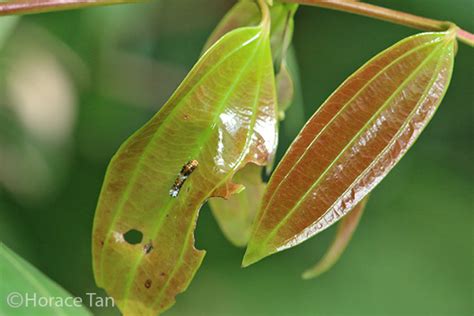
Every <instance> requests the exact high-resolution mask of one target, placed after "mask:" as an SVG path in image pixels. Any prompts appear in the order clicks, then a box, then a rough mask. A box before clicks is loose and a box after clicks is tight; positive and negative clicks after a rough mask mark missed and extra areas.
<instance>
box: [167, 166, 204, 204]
mask: <svg viewBox="0 0 474 316" xmlns="http://www.w3.org/2000/svg"><path fill="white" fill-rule="evenodd" d="M198 165H199V162H198V161H197V160H190V161H188V162H187V163H186V164H185V165H184V166H183V168H182V169H181V172H180V173H179V174H178V176H177V177H176V180H174V184H173V185H172V186H171V189H170V196H171V197H177V196H178V194H179V190H181V187H182V186H183V184H184V182H185V181H186V179H187V178H188V177H189V176H190V175H191V173H193V171H194V170H195V169H196V168H197V166H198Z"/></svg>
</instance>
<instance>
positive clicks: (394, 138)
mask: <svg viewBox="0 0 474 316" xmlns="http://www.w3.org/2000/svg"><path fill="white" fill-rule="evenodd" d="M443 48H444V47H443ZM442 61H443V58H440V60H439V61H438V63H437V65H436V67H435V71H434V72H433V76H432V77H431V80H430V83H429V84H428V85H427V87H426V89H425V90H424V92H423V94H422V95H426V94H427V91H428V90H429V89H431V88H432V87H433V82H434V81H435V80H436V77H437V75H438V72H439V69H440V65H442ZM451 73H452V72H451ZM448 82H449V79H448ZM421 100H423V98H420V100H418V102H417V104H416V105H415V106H414V107H413V110H412V111H411V112H410V114H409V115H408V117H407V120H406V121H405V123H404V124H403V125H402V126H401V127H400V129H399V130H398V131H397V133H396V134H395V135H394V136H393V137H392V139H391V140H390V142H388V144H387V145H386V146H385V147H384V149H382V151H381V152H380V153H379V154H378V155H377V156H376V158H375V159H374V161H372V162H371V163H370V164H369V166H368V167H367V168H365V169H364V171H363V172H362V173H361V174H360V175H359V176H358V177H357V178H356V179H355V180H354V181H353V182H352V183H351V185H350V186H349V187H348V188H347V189H346V190H345V191H344V192H343V193H342V194H341V196H344V195H346V194H347V192H349V190H351V189H352V188H353V187H354V185H355V184H356V183H358V182H359V181H360V180H361V179H362V178H364V177H365V176H366V175H367V173H368V172H369V171H370V170H371V168H372V167H373V166H374V165H375V164H377V163H378V162H379V159H380V157H382V156H383V155H384V154H386V153H387V150H389V149H390V148H391V147H392V146H393V144H394V143H395V142H396V141H397V140H398V138H399V136H400V134H401V133H402V132H404V131H405V130H406V127H407V125H408V124H410V122H411V121H412V119H413V117H414V116H415V114H416V111H417V110H418V109H419V105H420V102H421ZM413 143H414V142H413ZM413 143H412V144H411V145H413ZM408 149H409V148H407V149H406V150H405V153H406V151H408ZM340 200H341V199H340V198H338V199H336V201H335V202H334V203H333V204H332V205H331V207H329V208H328V210H327V211H326V212H325V213H324V214H322V215H321V216H320V217H319V218H318V220H316V221H315V222H314V223H313V224H312V225H311V226H310V227H312V226H314V224H315V223H317V222H318V221H319V219H320V218H322V217H324V216H325V215H326V214H327V213H328V212H329V211H330V210H332V209H333V208H334V207H335V205H336V204H337V203H338V202H339V201H340ZM356 203H357V202H356ZM356 203H354V204H356ZM328 227H329V226H328ZM326 228H327V227H325V228H324V229H326ZM305 230H306V229H305ZM320 231H321V230H319V231H318V232H320ZM315 233H317V232H315ZM313 235H314V234H313ZM296 238H297V237H296ZM290 240H291V239H290ZM286 244H287V243H286ZM284 248H287V247H284Z"/></svg>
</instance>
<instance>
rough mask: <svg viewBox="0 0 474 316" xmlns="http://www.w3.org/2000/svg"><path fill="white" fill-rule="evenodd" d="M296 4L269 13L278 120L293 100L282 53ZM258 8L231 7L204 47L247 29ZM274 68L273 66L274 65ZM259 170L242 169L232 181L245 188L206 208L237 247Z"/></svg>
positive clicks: (258, 190)
mask: <svg viewBox="0 0 474 316" xmlns="http://www.w3.org/2000/svg"><path fill="white" fill-rule="evenodd" d="M296 8H297V5H294V4H281V3H280V4H275V5H274V6H273V7H272V8H271V10H270V13H271V20H272V27H271V30H270V42H271V44H272V56H275V54H277V55H279V56H280V57H283V56H285V57H284V60H283V61H282V60H280V59H279V60H278V61H275V58H274V67H275V69H280V64H282V65H283V66H282V67H281V71H280V72H279V73H278V75H277V77H276V90H277V100H278V115H279V118H280V120H281V119H283V118H284V111H285V110H286V109H287V108H288V107H289V106H290V104H291V103H292V99H293V92H294V87H293V80H292V78H291V75H290V72H289V71H288V69H287V66H286V50H287V49H288V45H289V41H290V40H291V36H292V33H293V16H294V13H295V11H296ZM258 17H259V9H258V7H257V5H256V3H255V2H254V1H245V0H242V1H240V2H237V4H236V5H235V6H234V7H232V9H231V10H230V11H229V12H228V13H227V14H226V16H224V18H223V19H222V20H221V22H220V23H219V24H218V25H217V27H216V29H215V30H214V32H213V33H212V34H211V36H210V37H209V39H208V41H207V43H206V45H205V47H208V46H209V45H211V44H212V43H214V42H215V41H216V40H217V39H219V38H220V37H221V36H223V35H224V34H226V33H227V32H229V31H230V30H233V29H235V28H236V27H242V26H250V25H253V24H255V23H256V22H257V21H258ZM276 63H277V64H278V66H277V64H276ZM272 167H273V161H269V163H268V165H267V171H269V170H271V168H272ZM262 169H263V168H262V167H257V166H254V165H249V166H247V167H244V168H243V169H242V170H241V171H240V172H239V173H238V174H237V175H236V177H235V178H234V179H235V181H236V182H237V183H239V184H242V185H243V186H244V187H245V188H246V189H245V190H243V191H242V192H239V193H236V194H235V195H233V196H231V197H230V198H229V199H228V200H222V199H218V198H216V199H211V200H210V201H209V206H210V208H211V210H212V212H213V214H214V216H215V218H216V220H217V222H218V224H219V226H220V228H221V229H222V231H223V233H224V235H225V236H226V237H227V238H228V239H229V241H230V242H231V243H233V244H234V245H236V246H238V247H243V246H245V245H246V244H247V242H248V239H249V237H250V229H251V226H252V222H253V219H254V218H255V215H256V212H257V209H258V206H259V204H260V201H261V199H262V196H263V191H264V189H265V185H266V184H265V183H264V182H263V181H262V179H261V174H262Z"/></svg>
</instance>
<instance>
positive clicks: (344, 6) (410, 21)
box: [283, 0, 474, 46]
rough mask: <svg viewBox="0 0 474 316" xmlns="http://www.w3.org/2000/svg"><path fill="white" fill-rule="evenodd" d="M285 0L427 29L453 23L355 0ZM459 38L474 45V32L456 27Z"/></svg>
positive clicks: (438, 29)
mask: <svg viewBox="0 0 474 316" xmlns="http://www.w3.org/2000/svg"><path fill="white" fill-rule="evenodd" d="M283 1H284V2H291V3H299V4H303V5H312V6H316V7H321V8H327V9H333V10H338V11H344V12H349V13H354V14H358V15H363V16H368V17H371V18H375V19H379V20H383V21H388V22H392V23H396V24H401V25H405V26H409V27H413V28H416V29H420V30H426V31H445V30H447V29H449V28H450V27H451V26H452V25H453V23H451V22H448V21H438V20H433V19H428V18H424V17H420V16H416V15H413V14H409V13H405V12H400V11H396V10H392V9H387V8H383V7H379V6H376V5H373V4H368V3H363V2H358V1H354V0H283ZM456 28H457V29H456V36H457V38H458V39H459V40H460V41H462V42H464V43H466V44H468V45H470V46H474V34H471V33H469V32H467V31H465V30H462V29H460V28H459V27H456Z"/></svg>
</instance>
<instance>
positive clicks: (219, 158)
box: [93, 18, 277, 315]
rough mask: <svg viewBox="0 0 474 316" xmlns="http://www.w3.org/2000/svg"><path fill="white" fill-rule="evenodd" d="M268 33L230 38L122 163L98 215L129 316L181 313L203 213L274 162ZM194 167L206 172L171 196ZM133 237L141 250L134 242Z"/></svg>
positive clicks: (102, 255)
mask: <svg viewBox="0 0 474 316" xmlns="http://www.w3.org/2000/svg"><path fill="white" fill-rule="evenodd" d="M268 29H269V20H268V18H267V19H264V22H262V24H261V25H259V26H256V27H246V28H239V29H236V30H234V31H232V32H230V33H228V34H226V35H225V36H224V37H222V38H221V39H220V40H219V41H218V42H217V43H216V44H215V45H213V46H212V47H211V48H210V49H209V50H208V51H207V52H206V53H205V54H204V55H203V56H202V57H201V59H200V60H199V61H198V63H197V64H196V65H195V67H194V68H193V69H192V70H191V72H190V73H189V75H188V76H187V77H186V78H185V80H184V81H183V83H182V84H181V85H180V86H179V88H178V89H177V91H176V92H175V93H174V94H173V96H172V97H171V98H170V100H169V101H168V102H167V103H166V104H165V105H164V107H163V108H162V109H161V110H160V111H159V112H158V113H157V115H156V116H155V117H153V118H152V119H151V120H150V121H149V122H148V123H147V124H146V125H145V126H143V127H142V128H141V129H140V130H139V131H137V132H136V133H135V134H134V135H133V136H132V137H131V138H129V139H128V140H127V141H126V142H125V143H124V144H123V145H122V146H121V147H120V149H119V151H118V152H117V154H116V155H115V156H114V158H113V159H112V161H111V163H110V165H109V167H108V170H107V174H106V177H105V180H104V185H103V188H102V192H101V195H100V198H99V203H98V207H97V211H96V215H95V222H94V235H93V260H94V273H95V278H96V281H97V283H98V285H99V286H101V287H103V288H105V289H106V290H107V292H108V293H109V295H111V296H113V297H114V298H115V301H116V303H117V305H118V306H119V308H120V309H121V311H122V312H123V313H124V314H133V315H156V314H158V313H160V312H162V311H163V310H165V309H167V308H169V307H170V306H171V305H172V304H173V303H174V298H175V296H176V294H178V293H180V292H182V291H184V290H185V289H186V288H187V286H188V284H189V282H190V281H191V279H192V278H193V276H194V274H195V272H196V270H197V269H198V267H199V266H200V264H201V261H202V259H203V257H204V251H201V250H196V249H195V248H194V235H193V232H194V228H195V225H196V219H197V216H198V212H199V209H200V207H201V205H202V204H203V203H204V202H205V201H206V200H207V199H208V198H209V197H210V196H226V197H228V196H229V195H230V194H232V193H233V192H235V191H236V190H238V189H239V186H237V185H235V184H233V183H231V182H230V181H231V179H232V176H233V175H234V174H235V172H236V171H237V170H238V169H240V168H241V167H242V166H244V165H245V164H246V163H248V162H251V163H254V164H257V165H265V164H266V163H267V162H268V161H269V160H270V159H272V153H273V152H274V150H275V146H276V139H277V129H276V109H275V108H276V100H275V98H276V92H275V84H274V75H273V67H272V59H271V52H270V42H269V36H268ZM243 100H245V102H243ZM192 160H195V161H196V164H197V167H196V168H194V169H193V171H192V172H188V179H187V180H186V181H185V182H184V184H183V183H182V186H181V188H180V190H179V192H178V194H177V196H176V197H172V196H170V188H171V187H172V186H173V185H174V184H175V183H176V182H177V177H178V173H180V172H181V173H183V170H185V168H183V166H185V165H186V164H187V162H189V161H192ZM178 179H179V178H178ZM132 232H133V233H135V235H137V236H136V238H135V239H136V240H135V241H134V242H127V240H126V239H127V234H128V233H132ZM140 237H141V238H140Z"/></svg>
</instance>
